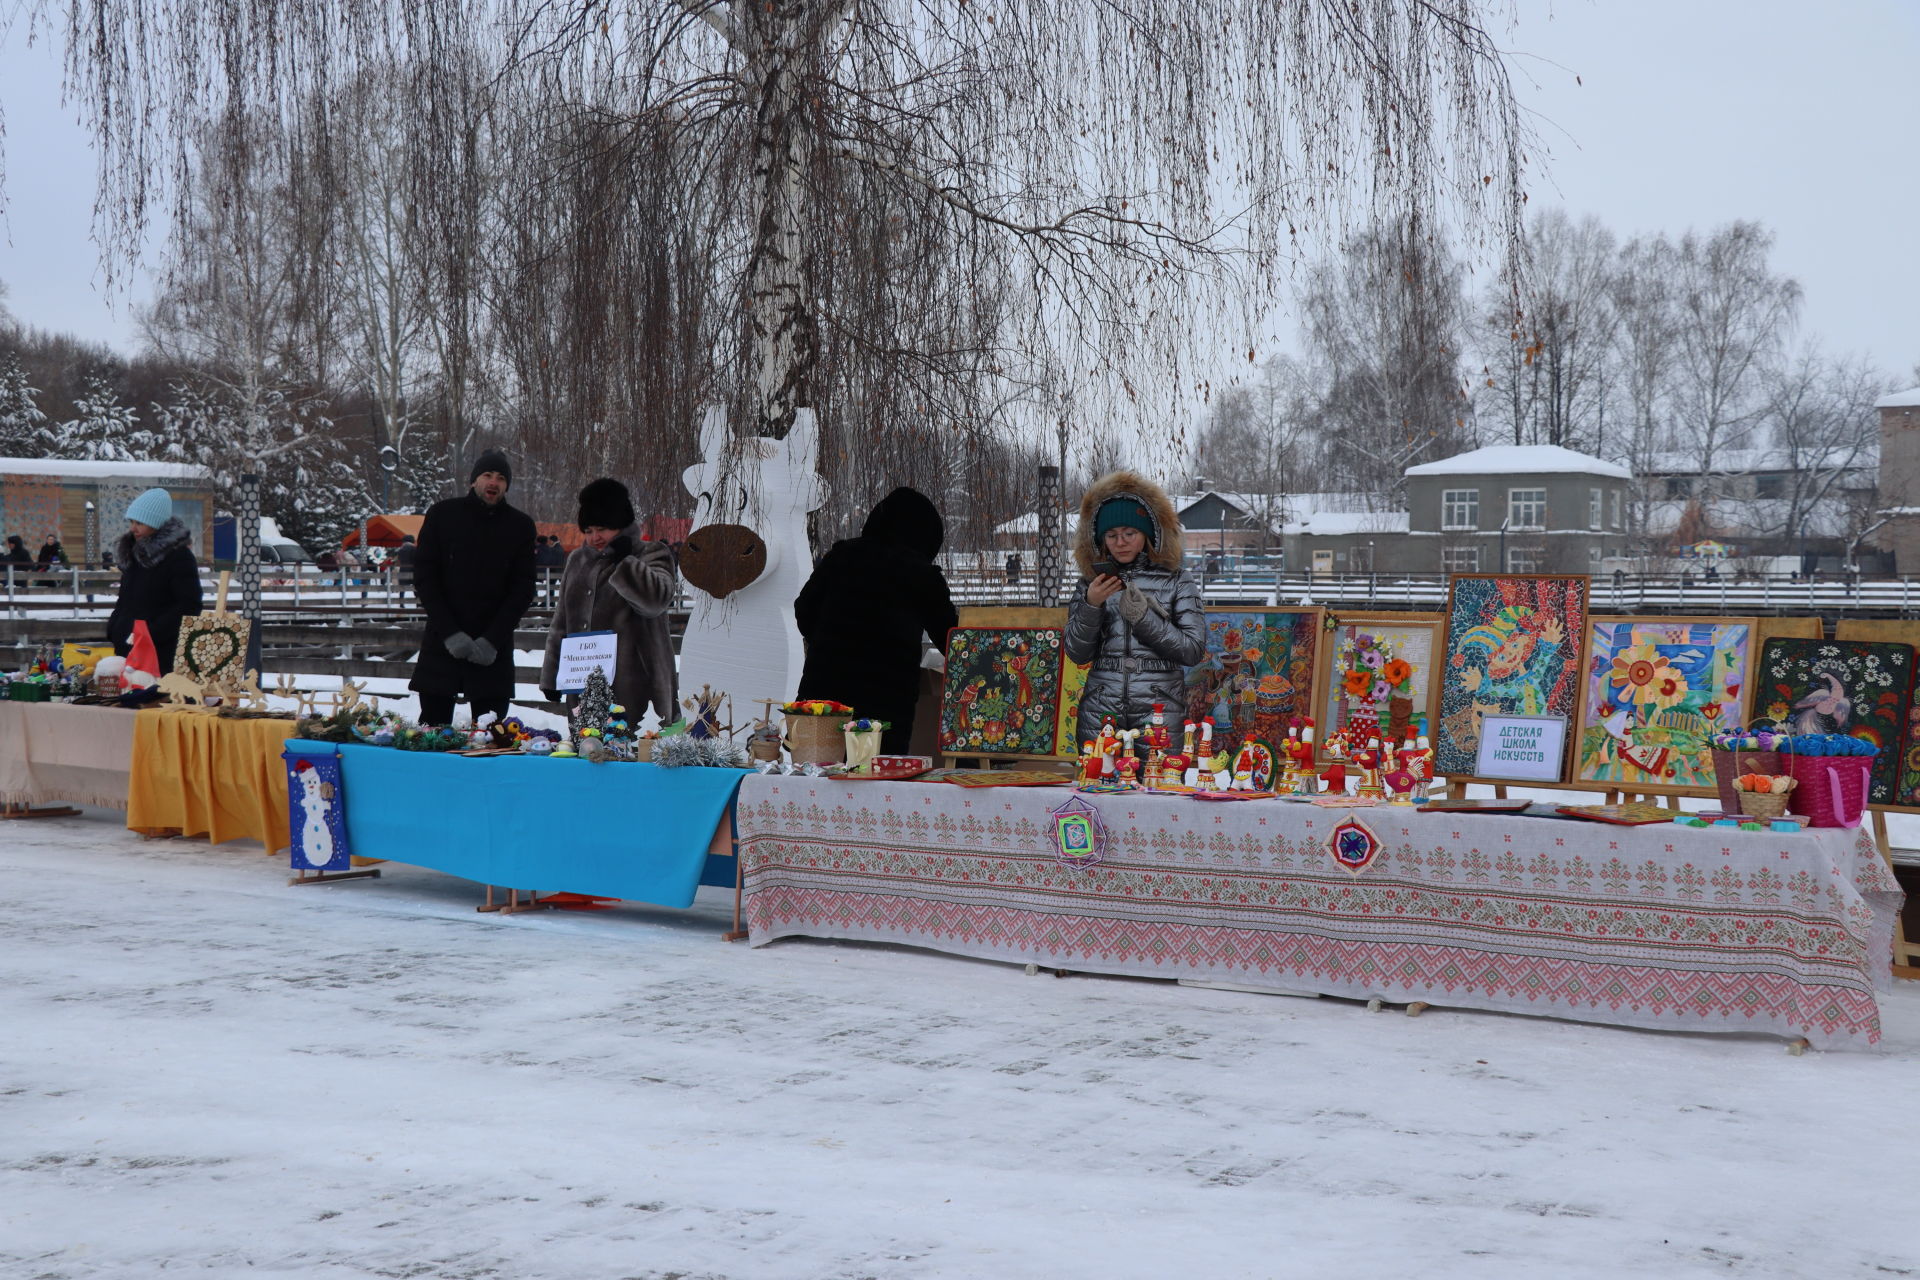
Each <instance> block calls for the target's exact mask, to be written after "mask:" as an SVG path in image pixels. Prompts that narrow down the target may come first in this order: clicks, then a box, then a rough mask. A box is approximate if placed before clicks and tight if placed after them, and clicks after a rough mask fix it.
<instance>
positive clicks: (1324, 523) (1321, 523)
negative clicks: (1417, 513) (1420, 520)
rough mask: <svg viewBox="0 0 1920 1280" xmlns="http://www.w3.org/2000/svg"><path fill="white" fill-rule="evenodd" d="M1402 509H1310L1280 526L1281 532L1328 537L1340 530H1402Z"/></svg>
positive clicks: (1360, 531) (1403, 527)
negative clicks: (1310, 510)
mask: <svg viewBox="0 0 1920 1280" xmlns="http://www.w3.org/2000/svg"><path fill="white" fill-rule="evenodd" d="M1406 531H1407V513H1406V512H1404V511H1314V512H1310V513H1308V514H1307V515H1305V516H1304V517H1302V518H1301V519H1298V520H1289V521H1287V523H1285V524H1284V525H1281V526H1280V532H1282V533H1297V534H1307V535H1318V536H1320V537H1323V538H1324V537H1330V536H1332V535H1334V534H1340V533H1405V532H1406Z"/></svg>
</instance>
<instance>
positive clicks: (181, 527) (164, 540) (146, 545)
mask: <svg viewBox="0 0 1920 1280" xmlns="http://www.w3.org/2000/svg"><path fill="white" fill-rule="evenodd" d="M186 545H187V526H186V525H185V524H183V523H182V522H181V520H180V517H179V516H168V517H167V522H166V523H165V524H163V525H161V526H160V527H159V528H158V529H155V530H154V531H153V532H152V533H150V534H148V535H147V536H146V537H144V538H135V537H134V536H133V534H132V533H130V532H129V533H123V534H121V535H120V541H119V542H118V543H117V544H116V545H115V546H114V548H113V562H114V563H115V564H116V565H118V566H119V567H120V568H121V570H122V571H125V570H126V569H127V567H128V566H130V565H131V564H133V562H134V561H136V560H138V561H139V562H140V567H141V568H143V569H150V568H152V567H153V566H154V565H156V564H159V563H160V560H161V558H162V557H163V556H165V555H166V554H167V553H168V552H169V551H171V550H173V549H174V548H175V547H184V546H186Z"/></svg>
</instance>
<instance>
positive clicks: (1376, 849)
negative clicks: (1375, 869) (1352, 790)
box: [1321, 813, 1381, 875]
mask: <svg viewBox="0 0 1920 1280" xmlns="http://www.w3.org/2000/svg"><path fill="white" fill-rule="evenodd" d="M1321 845H1322V847H1323V848H1325V849H1326V851H1327V855H1328V856H1329V857H1331V858H1332V859H1333V860H1334V862H1335V863H1337V864H1338V865H1339V866H1340V867H1341V868H1342V869H1343V870H1345V871H1348V872H1351V873H1352V874H1354V875H1359V874H1360V873H1361V872H1362V871H1365V870H1366V869H1367V868H1368V867H1370V866H1372V865H1373V863H1374V860H1375V859H1376V858H1378V857H1379V856H1380V849H1381V844H1380V837H1379V836H1377V835H1375V834H1374V832H1373V828H1372V827H1370V826H1368V825H1367V824H1366V823H1364V822H1362V821H1360V819H1358V818H1356V817H1354V816H1353V814H1351V813H1349V814H1348V815H1347V816H1346V817H1344V818H1342V819H1341V820H1340V821H1339V822H1338V823H1336V824H1335V825H1334V828H1333V830H1331V831H1329V832H1327V838H1326V839H1325V840H1324V841H1322V842H1321Z"/></svg>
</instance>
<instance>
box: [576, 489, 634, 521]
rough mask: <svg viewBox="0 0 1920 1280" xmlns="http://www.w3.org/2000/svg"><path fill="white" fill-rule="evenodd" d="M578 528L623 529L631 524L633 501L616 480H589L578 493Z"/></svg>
mask: <svg viewBox="0 0 1920 1280" xmlns="http://www.w3.org/2000/svg"><path fill="white" fill-rule="evenodd" d="M579 523H580V527H581V528H582V529H585V528H586V527H588V526H589V525H598V526H599V527H600V528H602V529H616V530H618V529H624V528H626V527H627V526H628V525H630V524H632V523H633V499H632V498H630V497H628V496H627V486H625V485H623V484H621V483H620V482H619V481H618V480H607V479H600V480H589V481H588V482H587V487H586V488H584V489H582V490H581V491H580V521H579Z"/></svg>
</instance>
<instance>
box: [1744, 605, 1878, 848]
mask: <svg viewBox="0 0 1920 1280" xmlns="http://www.w3.org/2000/svg"><path fill="white" fill-rule="evenodd" d="M1913 675H1914V650H1913V646H1912V645H1908V644H1896V643H1890V642H1866V641H1857V640H1853V641H1839V640H1794V639H1781V638H1775V639H1772V640H1768V641H1767V642H1766V645H1765V647H1764V648H1763V649H1762V651H1761V656H1760V666H1759V674H1758V677H1757V678H1756V680H1755V683H1754V693H1753V699H1754V710H1755V713H1756V715H1764V716H1765V717H1766V718H1767V719H1769V720H1772V721H1776V722H1778V723H1780V724H1783V725H1785V726H1786V727H1787V729H1788V730H1789V731H1790V732H1791V733H1792V734H1793V744H1794V752H1795V754H1800V752H1801V745H1800V744H1801V743H1802V742H1803V741H1807V740H1809V739H1811V738H1824V737H1827V736H1829V735H1843V736H1847V737H1852V738H1856V739H1859V740H1860V741H1861V742H1862V743H1864V744H1866V750H1867V751H1868V752H1870V753H1871V754H1872V755H1873V756H1874V759H1873V762H1872V764H1871V766H1870V775H1871V776H1870V787H1869V791H1868V799H1869V801H1870V802H1871V803H1873V804H1887V803H1891V802H1892V801H1893V800H1894V797H1895V795H1896V787H1897V784H1898V781H1899V773H1900V767H1901V760H1900V757H1899V747H1900V745H1901V744H1902V743H1903V741H1904V740H1905V737H1906V732H1907V722H1908V716H1909V713H1910V709H1911V708H1910V704H1911V702H1912V696H1913ZM1829 754H1835V755H1837V754H1839V753H1838V752H1833V753H1829ZM1789 768H1790V770H1791V771H1792V772H1793V773H1794V776H1795V777H1800V778H1801V781H1802V782H1803V783H1805V782H1807V781H1808V779H1807V778H1806V777H1803V776H1802V775H1801V773H1800V772H1799V771H1798V770H1797V769H1792V766H1791V765H1789ZM1857 770H1858V766H1855V765H1850V766H1847V767H1846V770H1845V772H1847V773H1849V774H1851V773H1853V772H1856V771H1857ZM1819 781H1820V783H1821V789H1820V790H1819V791H1818V792H1815V791H1813V790H1811V789H1809V790H1808V791H1807V792H1806V793H1804V794H1803V795H1802V796H1801V797H1800V800H1801V802H1803V803H1807V804H1816V803H1819V802H1820V801H1821V800H1822V799H1824V798H1825V797H1826V796H1827V795H1828V792H1827V790H1826V789H1825V786H1824V784H1825V777H1824V774H1821V775H1820V777H1819ZM1795 808H1796V810H1797V809H1798V805H1796V806H1795ZM1839 825H1851V824H1839Z"/></svg>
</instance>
